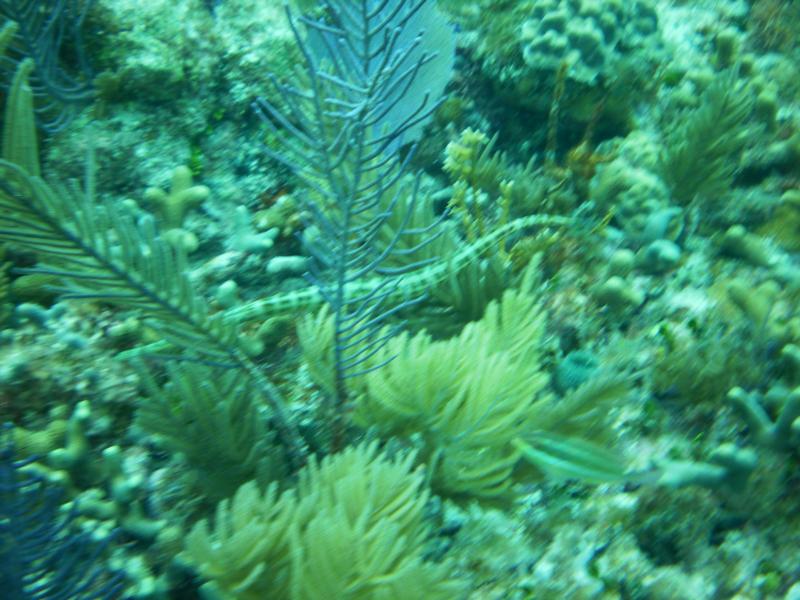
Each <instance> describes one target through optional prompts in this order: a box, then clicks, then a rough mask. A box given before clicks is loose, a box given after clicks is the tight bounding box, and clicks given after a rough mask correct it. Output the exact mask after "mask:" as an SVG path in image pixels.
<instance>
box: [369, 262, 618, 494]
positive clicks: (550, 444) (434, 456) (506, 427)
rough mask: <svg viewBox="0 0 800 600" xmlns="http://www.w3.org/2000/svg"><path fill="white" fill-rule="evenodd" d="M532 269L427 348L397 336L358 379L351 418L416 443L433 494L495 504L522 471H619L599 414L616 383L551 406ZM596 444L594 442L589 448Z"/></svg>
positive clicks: (569, 474)
mask: <svg viewBox="0 0 800 600" xmlns="http://www.w3.org/2000/svg"><path fill="white" fill-rule="evenodd" d="M537 267H538V263H537V262H536V261H533V262H532V264H531V265H529V266H528V267H527V269H526V271H525V272H524V274H523V279H522V282H521V284H520V286H519V288H518V289H512V290H506V291H505V292H504V293H503V296H502V298H500V300H499V301H492V302H491V303H489V305H488V306H487V308H486V312H485V314H484V316H483V318H482V319H481V320H480V321H475V322H473V323H469V324H468V325H466V326H465V327H464V329H463V330H462V332H461V334H460V335H458V336H457V337H454V338H452V339H449V340H442V341H434V340H433V339H432V338H431V337H430V336H429V335H428V334H427V333H425V332H422V333H419V334H417V335H415V336H413V337H412V336H409V335H407V334H403V335H401V336H399V337H397V338H395V339H393V340H390V341H389V343H388V344H387V345H386V346H385V348H384V349H383V350H382V353H381V354H380V356H377V357H376V359H375V360H376V363H377V362H380V361H384V360H386V359H387V358H388V357H391V356H394V359H393V360H392V361H391V362H389V363H388V364H386V365H385V366H383V367H381V368H379V369H376V370H374V371H372V372H370V373H368V374H367V375H366V376H365V377H364V379H363V380H362V381H359V382H354V387H358V386H359V385H360V386H361V389H362V393H361V395H360V396H359V400H358V401H357V403H356V410H355V419H356V421H357V422H358V423H359V424H360V425H362V426H364V427H368V428H373V429H376V430H377V431H379V432H380V433H381V434H383V435H386V436H399V437H402V438H406V439H409V440H416V441H417V444H418V446H419V449H420V454H421V457H422V459H423V460H424V461H425V462H426V463H428V465H429V469H430V477H431V485H432V486H433V489H434V491H436V492H439V493H441V494H444V495H447V496H451V497H452V496H456V497H458V496H468V497H474V498H482V499H499V498H503V497H506V496H508V495H509V494H510V493H511V492H513V489H514V487H515V483H517V482H518V481H519V480H520V479H521V478H523V477H529V476H530V475H531V470H530V469H527V470H526V469H521V468H520V466H521V465H520V463H521V462H527V463H530V466H531V467H533V471H534V473H536V474H538V475H545V476H548V477H555V478H576V479H582V480H584V481H590V482H599V481H613V480H616V479H619V478H620V477H621V476H622V472H623V469H624V467H623V465H622V463H621V461H620V460H619V459H618V458H617V457H616V455H614V454H613V453H611V452H609V451H607V450H606V449H605V444H606V443H607V441H608V439H609V438H610V436H609V435H608V418H607V416H606V415H608V407H609V405H610V404H611V403H612V402H614V401H616V400H618V399H619V398H621V397H623V396H624V395H625V394H626V393H627V389H628V388H627V383H626V382H625V381H624V380H622V379H620V378H618V377H607V376H606V377H602V378H598V379H597V380H595V381H592V382H590V383H587V384H586V385H584V386H581V387H580V388H578V389H577V390H575V391H573V392H572V393H570V394H569V395H568V396H567V397H565V398H561V399H558V400H557V401H556V400H554V398H553V397H552V395H551V394H548V393H546V392H545V387H546V385H547V380H548V377H547V374H546V373H545V372H544V371H543V369H542V360H541V353H542V350H543V347H544V344H543V334H544V328H545V317H544V314H543V312H542V310H541V307H540V303H539V300H538V297H537V295H536V293H535V292H534V287H535V283H536V281H537V278H536V273H537V270H538V269H537ZM597 442H599V443H597Z"/></svg>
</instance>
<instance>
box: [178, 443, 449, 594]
mask: <svg viewBox="0 0 800 600" xmlns="http://www.w3.org/2000/svg"><path fill="white" fill-rule="evenodd" d="M414 461H415V457H414V456H413V455H412V454H406V455H403V456H396V457H393V458H388V457H387V456H386V455H385V454H383V453H382V452H381V451H380V450H379V448H378V445H377V443H371V444H361V445H359V446H356V447H351V448H348V449H346V450H344V451H343V452H341V453H339V454H336V455H333V456H329V457H326V458H324V459H323V460H322V461H319V462H317V461H316V460H314V459H312V460H311V462H310V463H309V465H308V466H307V467H306V468H305V469H304V470H303V471H301V473H300V475H299V482H298V485H297V488H296V489H295V490H289V491H286V492H284V493H283V494H280V495H279V494H278V492H277V490H276V488H275V487H274V486H272V487H270V488H268V489H267V491H266V492H264V493H263V494H262V493H260V492H259V491H258V490H257V488H256V486H255V484H253V483H248V484H245V485H244V486H242V487H241V488H239V491H238V492H237V493H236V494H235V496H234V497H233V499H232V500H230V501H223V502H221V503H220V505H219V508H218V509H217V516H216V520H215V524H214V527H213V528H212V527H211V526H210V525H209V523H208V522H207V521H202V522H200V523H199V524H198V525H197V526H195V528H194V529H193V530H192V531H191V533H190V534H189V536H188V537H187V542H186V552H185V556H186V557H187V558H188V559H189V561H190V562H191V563H192V564H194V565H195V566H196V568H197V569H198V571H199V572H200V574H201V575H203V576H204V577H206V578H208V579H209V580H210V582H209V583H208V584H206V588H207V590H208V591H209V592H211V593H212V594H214V595H215V596H216V597H220V598H230V599H231V600H233V599H236V600H263V599H265V598H270V599H271V600H272V599H274V600H283V599H286V600H330V598H337V599H342V600H373V599H374V600H383V599H387V600H389V599H395V600H406V599H407V600H417V599H418V598H433V599H439V598H441V599H442V600H445V599H447V600H450V599H457V598H461V597H463V595H464V590H465V588H464V585H463V583H462V582H460V581H458V580H455V579H453V578H451V577H450V575H449V571H450V566H449V565H448V564H446V563H433V562H430V561H427V560H425V559H424V558H423V556H424V550H425V541H426V539H427V538H428V536H429V535H430V529H429V527H428V525H427V524H426V523H425V521H424V518H423V509H424V507H425V504H426V502H427V501H428V495H429V493H428V491H427V489H426V488H425V487H424V480H423V473H422V470H421V468H416V469H413V468H412V465H413V463H414Z"/></svg>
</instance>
